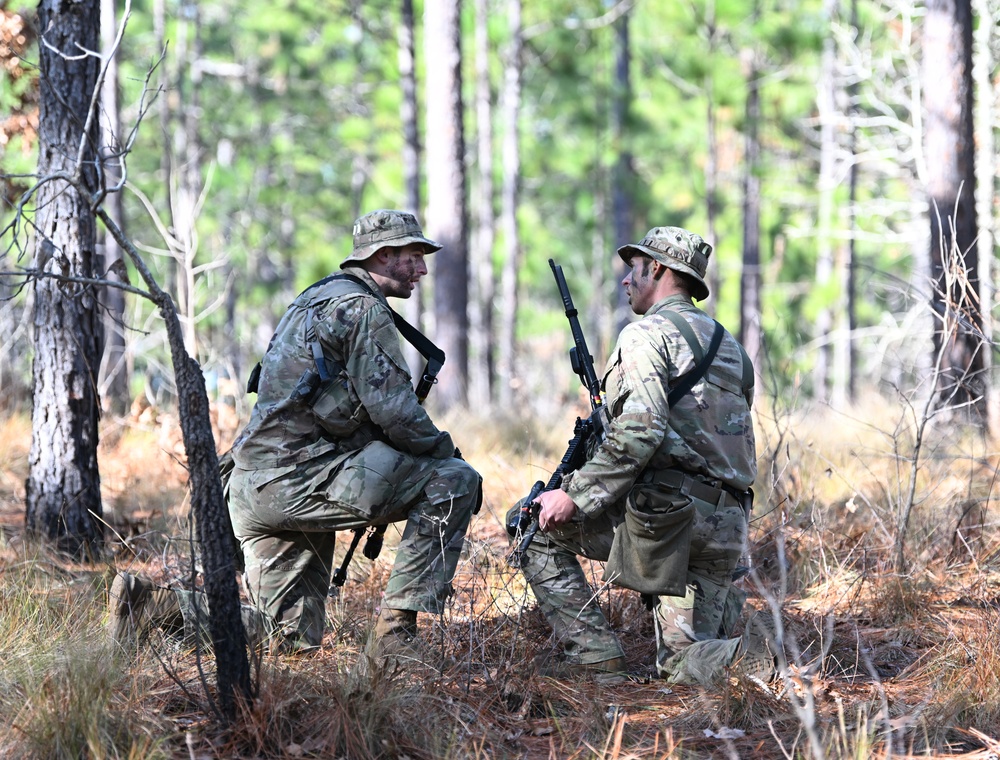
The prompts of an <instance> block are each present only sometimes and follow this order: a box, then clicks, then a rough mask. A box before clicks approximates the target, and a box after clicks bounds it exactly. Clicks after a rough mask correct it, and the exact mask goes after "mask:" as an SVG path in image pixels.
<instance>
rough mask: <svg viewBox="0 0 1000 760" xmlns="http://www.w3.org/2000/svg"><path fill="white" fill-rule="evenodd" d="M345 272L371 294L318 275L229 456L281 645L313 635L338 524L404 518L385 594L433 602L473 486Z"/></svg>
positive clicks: (396, 601) (372, 299)
mask: <svg viewBox="0 0 1000 760" xmlns="http://www.w3.org/2000/svg"><path fill="white" fill-rule="evenodd" d="M350 271H351V274H353V275H355V276H357V277H359V278H361V279H362V280H364V281H366V282H367V283H368V285H369V287H370V288H371V289H372V290H373V291H374V294H372V293H368V292H366V291H365V290H364V289H363V288H362V287H361V286H360V285H358V284H357V283H354V282H351V281H349V280H343V279H333V278H327V280H324V281H322V282H320V283H317V284H316V285H314V286H313V287H311V288H309V289H308V290H306V291H305V292H304V293H302V294H301V295H300V296H299V297H298V298H297V299H296V300H295V302H294V303H293V304H292V305H291V307H290V308H289V310H288V312H287V313H286V314H285V316H284V317H283V318H282V320H281V322H280V323H279V325H278V328H277V331H276V332H275V336H274V338H273V339H272V344H271V346H270V348H269V349H268V351H267V353H266V354H265V356H264V359H263V360H262V370H261V376H260V387H259V395H258V399H257V403H256V405H255V406H254V409H253V412H252V413H251V418H250V422H249V424H248V425H247V427H246V429H245V430H244V431H243V432H242V433H241V434H240V437H239V438H238V439H237V441H236V443H235V444H234V446H233V452H232V453H233V459H234V462H235V464H236V468H235V470H234V472H233V475H232V478H231V480H230V484H229V487H230V499H229V504H230V513H231V516H232V521H233V528H234V531H235V533H236V536H237V538H238V539H239V541H240V546H241V548H242V550H243V554H244V560H245V563H246V581H247V590H248V594H249V595H250V597H251V599H252V600H253V602H254V603H255V605H256V606H257V607H258V609H259V610H260V611H261V612H262V613H263V615H264V617H265V618H266V619H267V620H268V621H269V623H270V624H271V625H270V627H271V628H273V629H277V630H278V631H279V632H280V633H281V634H283V635H284V636H285V637H286V639H288V640H289V642H290V646H305V647H308V646H316V645H318V644H319V642H320V639H321V637H322V633H323V625H324V608H325V598H326V594H327V590H328V588H329V583H330V575H331V570H332V563H333V555H334V548H335V532H336V531H341V530H348V529H353V528H358V527H364V526H366V525H372V524H385V523H388V522H394V521H400V520H406V527H405V529H404V531H403V537H402V540H401V542H400V544H399V548H398V550H397V552H396V559H395V564H394V568H393V571H392V574H391V575H390V578H389V581H388V584H387V587H386V591H385V599H384V604H385V605H386V606H388V607H391V608H394V609H409V610H418V611H426V612H434V613H437V612H440V611H441V610H442V608H443V605H444V602H445V600H446V598H447V597H448V595H449V594H450V591H451V586H450V584H451V579H452V577H453V576H454V573H455V566H456V564H457V561H458V555H459V551H460V549H461V545H462V541H463V538H464V535H465V531H466V529H467V527H468V524H469V519H470V516H471V514H472V511H473V508H474V507H475V504H476V497H477V495H478V489H479V484H480V479H479V475H478V474H477V473H476V471H475V470H473V469H472V468H471V467H470V466H469V465H468V464H466V463H465V462H464V461H462V460H460V459H455V458H454V456H455V451H456V450H455V444H454V443H453V442H452V439H451V436H450V435H449V434H448V433H446V432H444V431H441V430H438V428H437V427H436V426H435V425H434V423H433V422H431V420H430V418H429V417H428V416H427V412H426V411H425V410H424V408H423V407H422V406H420V404H419V403H418V402H417V397H416V394H415V393H414V391H413V385H412V382H411V378H410V374H409V372H408V370H407V369H406V362H405V360H404V359H403V355H402V352H401V350H400V346H399V337H398V333H397V331H396V328H395V325H394V324H393V321H392V316H391V314H390V312H389V310H388V304H387V302H386V300H385V298H384V297H383V296H382V294H381V293H380V292H379V291H378V288H377V286H376V284H375V282H374V281H373V280H372V279H371V278H370V277H369V275H368V274H367V273H366V272H365V271H364V270H361V269H358V268H352V269H351V270H350ZM314 338H315V339H318V341H319V345H320V346H321V347H322V352H323V355H324V356H325V358H326V366H327V368H328V370H329V372H330V375H331V376H332V380H331V382H329V383H328V384H327V385H326V386H325V387H320V386H321V385H322V384H321V383H320V382H319V377H318V373H317V372H316V364H315V360H314V357H313V354H312V350H311V347H310V344H311V342H312V341H313V339H314Z"/></svg>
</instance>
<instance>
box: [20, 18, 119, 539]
mask: <svg viewBox="0 0 1000 760" xmlns="http://www.w3.org/2000/svg"><path fill="white" fill-rule="evenodd" d="M38 17H39V28H40V29H41V30H43V31H42V39H43V41H44V44H40V45H39V58H40V64H41V77H40V86H41V116H40V119H39V156H38V174H39V176H40V177H42V178H48V177H52V175H55V174H58V173H64V174H66V175H72V174H73V173H74V172H75V171H76V169H77V164H78V163H79V164H80V165H81V166H82V167H83V174H84V180H83V181H84V182H85V184H86V186H87V187H88V188H96V186H97V177H96V173H95V171H94V168H95V162H96V159H97V146H98V144H99V139H100V136H99V132H98V125H97V121H96V120H93V121H88V120H87V116H88V114H89V113H90V100H91V97H92V95H93V92H94V90H95V88H96V87H97V80H98V72H99V63H100V62H99V59H98V57H97V56H95V55H81V51H95V50H98V49H99V48H100V24H99V19H100V5H99V3H98V0H85V1H83V2H77V3H63V2H59V1H58V0H42V2H41V3H40V4H39V6H38ZM35 224H36V258H35V267H36V268H37V269H39V270H42V271H45V272H48V273H51V274H56V275H66V276H73V277H81V278H92V277H93V276H94V274H95V271H94V270H95V258H96V252H95V247H96V232H95V229H94V227H95V225H94V218H93V215H92V214H91V212H90V207H89V204H88V199H87V198H86V197H84V196H82V195H81V194H80V192H79V191H78V190H77V189H76V188H75V187H73V186H72V185H70V184H68V183H67V182H65V181H63V180H61V179H59V180H56V179H49V180H47V181H45V180H44V179H43V183H42V185H41V187H40V188H39V191H38V196H37V206H36V216H35ZM99 295H100V293H99V291H98V289H96V288H95V287H93V286H90V285H78V284H72V283H66V282H58V281H57V280H54V279H50V278H40V279H38V280H36V282H35V314H34V330H35V333H34V343H35V359H34V365H33V373H34V377H33V395H34V408H33V411H32V416H31V431H32V439H31V452H30V454H29V461H28V467H29V470H28V480H27V486H26V502H27V507H26V519H25V522H26V526H27V529H28V531H29V532H30V533H32V534H34V535H36V536H38V537H40V538H43V539H47V540H48V541H50V542H52V543H53V544H55V545H56V546H57V547H58V548H59V549H61V550H64V551H68V552H70V553H72V554H74V555H78V556H80V555H82V556H90V557H92V558H94V557H96V552H97V551H98V549H99V548H100V547H101V545H102V542H103V527H102V526H103V523H102V520H101V517H102V513H103V510H102V506H101V480H100V474H99V472H98V468H97V443H98V433H97V421H98V416H99V413H100V409H99V399H98V393H97V385H96V383H97V373H98V368H99V366H100V344H101V324H100V316H99V313H98V297H99Z"/></svg>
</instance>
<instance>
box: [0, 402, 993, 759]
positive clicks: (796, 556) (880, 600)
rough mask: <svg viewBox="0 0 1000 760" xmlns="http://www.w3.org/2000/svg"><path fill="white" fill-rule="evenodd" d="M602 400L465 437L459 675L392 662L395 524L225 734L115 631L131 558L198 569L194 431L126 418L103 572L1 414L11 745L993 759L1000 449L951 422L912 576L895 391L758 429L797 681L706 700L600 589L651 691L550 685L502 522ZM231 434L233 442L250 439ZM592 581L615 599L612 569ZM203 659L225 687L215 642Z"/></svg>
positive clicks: (484, 425)
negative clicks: (383, 633) (48, 535)
mask: <svg viewBox="0 0 1000 760" xmlns="http://www.w3.org/2000/svg"><path fill="white" fill-rule="evenodd" d="M583 409H584V407H583V404H580V405H579V407H578V406H577V405H575V404H570V405H569V407H567V408H566V409H564V411H563V412H562V413H561V414H560V417H559V418H558V419H553V420H545V421H541V422H534V423H530V422H525V421H524V420H523V419H519V418H515V417H513V416H510V417H507V418H500V419H490V420H483V419H478V418H474V419H468V418H466V417H461V418H459V417H455V418H453V419H447V420H445V421H444V422H443V424H444V425H445V426H446V427H448V428H449V429H451V430H453V431H455V432H456V438H457V442H458V443H459V445H460V446H461V447H462V449H463V451H464V453H465V457H466V458H467V459H468V460H469V461H470V462H471V463H472V464H473V465H474V466H475V467H476V468H477V469H478V470H479V471H480V472H481V473H482V474H483V475H484V478H485V484H486V494H485V503H484V507H483V510H482V512H481V513H480V515H479V516H478V517H477V518H475V520H474V521H473V524H472V527H471V529H470V534H469V540H468V541H467V545H466V550H465V553H464V556H463V561H462V562H461V563H460V566H459V573H458V575H457V577H456V579H455V590H456V593H455V596H454V597H453V599H452V602H451V605H450V608H449V610H448V612H447V613H446V614H444V615H442V616H440V617H437V618H432V617H431V616H421V626H422V627H423V628H424V630H426V631H427V632H428V636H427V637H428V639H429V642H430V651H431V657H430V659H432V660H434V661H439V660H441V659H442V658H443V659H444V660H445V661H446V665H445V666H444V667H435V664H434V662H431V661H430V660H429V661H428V662H427V663H410V664H408V665H407V666H406V667H392V666H389V665H387V664H386V663H385V662H384V661H381V660H378V659H377V658H373V657H372V656H371V641H370V635H371V620H372V615H373V613H374V611H375V609H376V608H377V606H378V603H379V599H380V594H381V589H382V587H383V585H384V583H385V579H386V577H387V575H388V571H389V567H390V562H391V557H392V552H391V546H392V542H393V541H394V540H396V539H397V538H398V533H396V532H395V531H393V530H390V531H389V534H388V536H387V538H388V545H389V548H388V549H387V550H386V551H385V552H384V553H383V555H382V556H381V557H380V558H379V559H378V560H376V561H375V562H371V561H368V560H365V559H363V558H361V557H360V552H359V553H358V555H357V556H356V559H355V562H354V563H353V564H352V567H351V572H350V575H349V579H348V582H347V584H346V586H345V587H344V589H343V591H342V593H341V594H340V595H339V596H338V597H337V598H331V599H330V600H329V603H328V617H329V621H330V625H329V628H328V633H327V636H326V638H325V639H324V643H323V647H322V649H321V650H320V652H318V653H316V654H314V655H312V656H309V657H298V658H288V657H286V658H281V659H278V658H272V657H265V658H264V659H263V661H262V662H261V663H260V668H259V672H258V677H257V685H258V696H257V698H256V699H255V700H254V702H253V703H252V704H251V705H248V706H247V707H246V710H245V711H244V713H243V714H242V715H241V716H240V718H239V720H238V721H237V723H236V725H234V726H232V727H231V728H229V729H228V730H222V729H220V728H218V727H217V726H216V725H215V724H214V723H213V721H212V717H211V711H210V709H209V706H208V696H207V695H208V694H210V692H211V688H212V687H211V683H209V684H208V685H207V686H206V685H205V684H204V683H203V679H202V676H201V673H200V672H199V660H198V659H197V658H196V657H195V656H194V655H193V653H191V652H188V651H185V650H182V649H180V648H179V645H178V644H177V643H176V642H171V641H167V640H164V641H159V642H156V643H155V645H154V646H153V647H152V648H151V649H150V650H148V651H147V652H146V654H145V656H143V657H142V658H140V659H138V660H135V659H131V660H129V659H126V658H123V657H121V656H119V655H118V654H116V653H115V652H113V651H112V650H111V648H110V647H109V646H108V645H107V643H106V642H105V641H104V638H103V636H102V625H103V621H102V619H101V616H102V614H103V609H104V603H105V602H104V600H105V594H106V589H107V583H108V579H109V578H110V577H111V574H112V572H113V570H114V569H123V568H129V569H131V570H133V571H138V572H143V573H145V574H148V575H150V576H152V577H153V578H156V579H161V580H173V581H178V580H181V581H182V580H183V579H184V578H186V577H189V576H190V554H191V553H190V550H189V547H188V544H187V542H186V536H187V533H188V529H187V521H186V515H187V511H188V505H187V503H186V494H185V473H184V469H183V467H182V465H181V463H180V462H181V460H182V451H181V449H180V446H179V436H178V434H177V431H176V425H175V424H173V421H172V420H171V419H170V418H169V416H167V415H160V416H159V417H157V416H156V415H154V414H152V413H151V412H146V411H142V410H141V411H142V413H143V414H144V415H145V416H144V417H143V418H141V419H140V418H139V416H138V415H137V416H136V418H135V419H133V420H131V421H129V422H128V423H125V422H121V421H119V422H117V423H106V425H107V427H106V429H105V433H104V436H103V439H102V446H101V450H100V458H101V467H102V488H103V493H104V497H105V510H106V513H105V517H106V519H107V521H108V523H109V525H110V526H111V527H112V529H113V530H114V536H115V538H114V539H113V540H112V541H111V551H110V552H109V556H108V558H107V563H106V566H104V567H98V568H94V567H84V566H75V565H69V564H67V563H65V562H64V561H62V560H61V559H59V558H55V557H50V556H47V555H45V554H44V553H39V552H36V551H35V550H33V549H32V548H30V547H29V546H28V545H27V544H26V543H25V542H24V541H23V536H22V521H23V483H24V479H25V477H26V475H27V463H26V462H27V452H28V445H29V443H30V429H29V425H28V423H27V421H26V420H25V419H24V418H22V417H10V418H6V419H2V420H0V441H2V443H0V563H2V564H0V695H5V696H0V737H2V738H0V755H2V756H4V757H24V758H36V757H37V758H42V757H46V758H48V757H55V758H71V757H72V758H77V757H87V758H91V757H93V758H125V757H130V758H153V757H184V758H199V759H200V758H214V757H227V758H229V757H232V758H286V757H287V758H292V757H331V758H332V757H344V758H404V757H408V758H414V760H416V759H417V758H550V757H558V758H602V759H607V760H611V759H612V758H614V759H616V760H624V759H626V758H656V760H661V759H666V758H696V757H697V758H702V757H719V758H733V757H763V758H770V757H773V758H778V757H817V756H824V757H831V758H848V757H850V758H866V757H884V756H889V755H890V754H891V755H892V756H894V757H900V756H907V755H911V756H917V755H919V756H921V757H927V756H946V755H947V756H955V757H966V758H969V759H970V760H971V758H974V757H986V756H987V754H986V753H988V752H989V751H993V750H995V749H996V743H995V742H994V741H993V740H992V739H991V738H990V737H997V736H998V735H1000V707H998V705H1000V687H998V686H997V683H998V679H997V678H996V673H998V672H1000V643H998V642H1000V638H998V636H997V633H996V622H997V614H996V613H997V606H998V603H1000V568H998V566H997V565H998V556H1000V535H998V531H997V524H996V502H995V498H994V496H993V484H994V481H995V472H996V467H997V462H998V459H1000V458H998V456H997V455H996V454H995V453H994V451H993V448H992V447H993V445H994V442H992V441H978V440H975V439H974V438H971V437H968V436H965V437H963V436H958V435H952V434H950V433H949V431H938V432H937V433H936V435H935V436H934V443H933V446H932V447H930V448H928V449H927V450H926V451H924V452H922V461H921V462H920V466H919V467H918V468H917V482H916V485H915V489H914V492H915V499H916V501H915V504H914V511H913V514H912V517H911V519H910V524H909V530H908V534H907V542H906V547H907V558H908V567H907V569H906V570H905V571H904V572H897V570H896V568H895V566H894V562H893V557H892V556H891V554H892V547H893V542H894V539H895V537H896V531H897V529H898V518H899V515H900V509H901V506H902V504H903V502H904V500H905V498H906V494H907V493H908V489H909V485H910V483H909V480H908V478H909V476H910V475H909V473H910V461H911V460H910V459H909V458H910V457H911V456H912V454H913V440H912V430H911V429H910V427H908V426H907V425H906V424H901V423H900V422H899V420H900V419H903V417H904V416H905V415H903V413H902V411H901V410H899V409H894V408H893V405H892V404H887V403H886V402H885V401H880V402H878V403H876V402H874V401H872V402H869V403H868V404H866V405H862V406H859V407H858V408H857V409H855V410H854V411H853V412H852V414H850V415H834V414H832V413H831V412H829V411H828V410H818V411H817V410H813V411H811V412H810V413H809V414H796V415H784V416H779V415H773V417H772V418H769V417H768V414H767V412H766V411H765V412H764V413H762V414H761V415H760V417H759V419H758V421H757V430H758V440H759V453H760V455H761V463H762V466H761V475H760V478H759V482H758V489H757V493H758V499H757V508H756V510H755V517H754V523H753V529H752V533H753V536H752V537H753V541H754V560H755V561H754V567H755V577H754V579H748V580H747V581H746V582H745V583H746V587H747V589H748V590H749V591H750V592H751V603H752V604H753V605H755V606H757V607H761V606H766V605H767V604H769V603H775V604H778V605H780V606H781V608H782V611H783V622H784V627H785V634H786V641H787V642H788V649H789V659H790V668H789V670H788V672H787V678H786V680H785V681H784V682H783V683H781V684H779V685H778V686H777V687H775V688H764V687H762V686H761V685H760V684H757V683H754V682H752V681H747V680H744V679H740V678H736V677H734V678H732V679H730V680H728V681H727V682H726V683H724V684H722V685H721V686H720V687H719V688H718V689H716V690H710V691H703V690H698V689H693V688H689V687H679V686H673V687H668V686H667V685H666V684H664V683H663V682H662V681H658V680H656V679H653V678H650V677H648V674H650V673H651V672H652V670H651V667H650V666H651V664H652V661H653V655H654V651H655V650H654V647H653V643H652V637H653V632H652V624H651V620H650V616H649V615H648V613H646V611H645V609H644V608H643V606H642V605H641V603H640V602H639V600H638V599H637V598H636V595H634V594H631V593H630V592H625V591H621V590H608V589H603V590H602V591H601V592H600V596H599V599H600V602H601V604H602V606H603V607H604V609H605V610H606V612H607V615H608V617H609V619H610V620H611V621H612V624H613V625H614V626H615V627H616V630H618V632H619V635H620V637H621V639H622V641H623V644H624V645H625V647H626V650H627V652H628V657H629V665H630V668H631V669H632V671H633V672H634V673H636V674H637V678H636V680H635V681H634V682H627V683H622V684H597V683H593V682H588V681H556V680H552V679H546V678H540V677H537V676H535V675H533V674H532V673H530V671H529V670H528V669H526V668H525V663H526V662H528V661H530V658H531V657H532V655H534V654H535V653H537V652H540V651H542V650H544V649H546V648H548V647H551V646H552V642H551V641H550V636H549V631H548V628H547V626H546V625H545V623H544V620H543V618H542V616H541V614H540V613H539V612H538V610H537V608H535V606H534V603H533V600H532V598H531V595H530V592H529V591H528V590H527V588H526V585H525V583H524V581H523V579H522V578H521V576H520V575H519V574H518V573H516V572H514V571H513V570H511V568H509V567H508V566H507V564H506V562H505V555H506V551H507V545H506V539H505V536H504V533H503V529H502V520H503V516H504V513H505V512H506V510H507V508H508V507H509V506H510V505H511V504H513V503H514V502H515V501H517V500H518V499H519V498H521V497H522V496H523V495H524V494H526V493H527V491H528V490H529V489H530V486H531V484H532V482H534V481H535V480H537V479H542V480H545V479H547V478H548V475H549V474H550V472H551V470H552V468H553V467H554V466H555V464H556V463H557V462H558V460H559V458H560V456H561V454H562V450H563V448H564V446H565V443H566V440H567V439H568V437H569V433H570V431H571V429H572V424H573V417H575V416H576V415H577V414H580V413H582V412H583ZM223 419H224V422H223V424H222V425H220V430H219V437H220V440H223V441H225V442H226V443H225V444H224V445H223V447H224V446H225V445H227V444H228V440H231V435H232V431H233V430H234V429H235V427H236V425H235V423H234V422H232V420H230V419H228V418H223ZM348 538H349V536H348V537H345V542H346V540H347V539H348ZM344 548H346V543H345V544H344V545H343V546H342V547H341V551H343V550H344ZM588 567H589V565H588ZM591 569H592V570H593V572H594V576H593V577H594V579H595V584H596V583H597V579H598V578H599V577H600V568H599V567H596V566H595V567H593V568H591ZM597 585H599V584H597ZM206 658H207V659H206ZM206 662H207V668H205V669H206V670H207V672H208V673H209V674H210V673H211V662H210V657H209V656H208V655H206V654H205V653H202V660H201V663H202V666H205V665H206ZM209 681H211V679H209ZM977 732H978V733H977ZM991 742H992V743H991Z"/></svg>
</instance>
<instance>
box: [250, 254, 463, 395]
mask: <svg viewBox="0 0 1000 760" xmlns="http://www.w3.org/2000/svg"><path fill="white" fill-rule="evenodd" d="M332 280H349V281H350V282H353V283H354V284H356V285H360V286H361V287H362V288H363V289H364V291H365V292H366V293H368V294H369V295H371V296H375V291H374V290H372V288H371V286H369V285H368V283H367V282H365V281H364V280H362V279H361V278H360V277H356V276H355V275H353V274H348V273H347V272H339V273H337V274H332V275H330V276H329V277H324V278H323V279H322V280H320V281H319V282H315V283H313V284H312V285H310V286H309V287H308V288H306V289H305V290H303V291H302V293H306V292H307V291H310V290H312V289H313V288H315V287H318V286H320V285H325V284H326V283H328V282H330V281H332ZM302 293H300V294H299V296H301V295H302ZM386 308H388V309H389V313H390V314H392V321H393V324H395V325H396V329H397V330H399V334H400V335H402V336H403V338H405V339H406V341H407V342H408V343H409V344H410V345H412V346H413V347H414V348H415V349H417V351H418V352H419V353H420V355H421V356H423V357H424V359H426V360H427V363H426V365H425V366H424V372H423V374H422V375H421V377H420V380H419V381H418V383H417V387H416V389H415V392H416V394H417V400H418V401H419V402H420V403H421V404H422V403H424V399H426V398H427V394H428V393H430V390H431V387H432V386H433V385H434V384H435V383H437V375H438V372H440V371H441V368H442V367H443V366H444V360H445V355H444V351H442V350H441V349H440V348H438V347H437V346H435V345H434V344H433V343H432V342H431V340H430V338H428V337H427V336H426V335H424V334H423V333H422V332H420V331H419V330H418V329H417V328H416V327H414V326H413V325H411V324H410V323H409V322H407V321H406V320H405V319H403V317H401V316H400V315H399V314H397V313H396V311H395V310H394V309H393V308H392V307H391V306H388V305H386ZM312 322H313V310H312V309H309V310H308V312H307V313H306V334H307V335H308V334H309V333H313V339H312V341H311V342H310V344H309V348H310V350H311V351H312V355H313V360H314V361H315V363H316V371H317V372H318V373H319V376H320V380H321V381H322V382H327V381H328V380H329V378H330V373H329V370H328V368H327V366H326V361H325V357H324V356H323V347H322V346H321V345H320V343H319V341H318V340H317V339H316V337H315V333H314V332H313V329H312ZM273 343H274V338H273V337H272V338H271V343H269V344H268V346H267V350H268V351H270V350H271V345H272V344H273ZM264 353H267V351H265V352H264ZM260 371H261V362H257V364H256V365H255V366H254V368H253V370H252V371H251V372H250V379H249V380H248V381H247V393H256V392H257V388H258V385H259V383H260Z"/></svg>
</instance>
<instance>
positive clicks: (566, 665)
mask: <svg viewBox="0 0 1000 760" xmlns="http://www.w3.org/2000/svg"><path fill="white" fill-rule="evenodd" d="M532 662H533V664H534V666H535V673H537V674H538V675H540V676H545V677H547V678H578V677H584V676H585V677H588V678H593V679H594V680H595V681H598V682H600V683H617V682H619V681H624V680H625V679H626V677H627V676H628V664H627V663H626V661H625V658H624V657H622V656H620V655H619V656H618V657H612V658H610V659H608V660H601V661H600V662H586V663H584V662H572V661H570V660H567V659H566V658H565V656H563V655H561V654H556V655H553V654H550V653H549V652H544V653H542V654H540V655H537V656H536V657H535V658H534V659H533V660H532Z"/></svg>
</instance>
